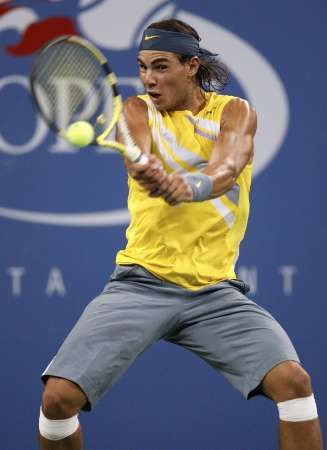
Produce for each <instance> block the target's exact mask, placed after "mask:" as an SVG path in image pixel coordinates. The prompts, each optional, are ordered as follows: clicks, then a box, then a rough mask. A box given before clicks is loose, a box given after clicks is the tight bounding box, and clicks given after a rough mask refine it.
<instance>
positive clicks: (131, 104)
mask: <svg viewBox="0 0 327 450" xmlns="http://www.w3.org/2000/svg"><path fill="white" fill-rule="evenodd" d="M124 112H125V113H126V114H128V113H130V114H142V113H143V114H147V112H148V107H147V104H146V103H145V101H144V100H142V99H141V98H139V97H135V96H134V97H128V98H127V99H126V100H125V101H124Z"/></svg>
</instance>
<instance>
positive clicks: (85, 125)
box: [65, 120, 94, 147]
mask: <svg viewBox="0 0 327 450" xmlns="http://www.w3.org/2000/svg"><path fill="white" fill-rule="evenodd" d="M65 137H66V139H67V140H68V141H69V142H70V143H71V144H73V145H75V146H76V147H86V146H87V145H89V144H91V142H92V141H93V139H94V128H93V126H92V125H91V124H90V123H89V122H85V121H83V120H79V121H78V122H74V123H72V124H71V125H69V127H68V128H67V130H66V132H65Z"/></svg>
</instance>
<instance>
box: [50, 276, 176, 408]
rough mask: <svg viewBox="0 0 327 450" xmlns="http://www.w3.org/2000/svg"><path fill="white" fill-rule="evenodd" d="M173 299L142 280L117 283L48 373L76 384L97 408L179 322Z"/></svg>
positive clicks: (84, 318)
mask: <svg viewBox="0 0 327 450" xmlns="http://www.w3.org/2000/svg"><path fill="white" fill-rule="evenodd" d="M173 305H174V304H173V302H170V303H169V304H167V301H166V299H165V298H164V296H161V295H160V293H156V291H155V290H153V289H149V288H148V287H146V286H145V287H142V286H141V285H140V284H137V285H136V283H126V282H119V281H115V282H112V283H110V285H109V286H108V287H107V289H106V292H105V293H103V294H102V295H100V296H99V297H97V298H96V299H94V300H93V301H92V302H91V303H90V304H89V305H88V306H87V307H86V309H85V310H84V312H83V314H82V316H81V317H80V319H79V320H78V321H77V323H76V325H75V326H74V328H73V329H72V331H71V332H70V334H69V335H68V337H67V338H66V340H65V341H64V343H63V345H62V346H61V348H60V349H59V351H58V353H57V355H56V356H55V358H54V359H53V361H52V362H51V363H50V365H49V367H48V368H47V369H46V371H45V372H44V373H43V379H46V378H47V377H49V376H54V377H61V378H65V379H67V380H70V381H72V382H74V383H76V384H77V385H78V386H79V387H80V388H81V389H82V391H83V392H84V393H85V394H86V396H87V397H88V400H89V403H90V405H91V406H93V405H94V404H95V403H96V401H97V400H98V398H99V397H100V396H101V395H102V394H103V392H104V391H106V390H107V389H108V388H109V387H110V386H111V385H112V384H113V383H114V382H115V381H116V380H117V379H118V378H119V377H120V376H121V375H122V374H123V373H124V371H125V370H126V369H127V368H128V367H129V366H130V365H131V364H132V363H133V361H134V360H135V359H136V357H137V356H138V355H139V354H140V353H142V352H143V351H144V350H145V349H146V348H147V347H148V346H149V345H151V344H152V343H153V342H154V341H156V340H157V339H159V338H160V337H161V336H162V335H163V334H165V333H166V332H167V329H168V328H169V327H170V326H171V324H172V323H173V322H174V320H175V319H174V317H175V315H176V311H175V309H174V307H173Z"/></svg>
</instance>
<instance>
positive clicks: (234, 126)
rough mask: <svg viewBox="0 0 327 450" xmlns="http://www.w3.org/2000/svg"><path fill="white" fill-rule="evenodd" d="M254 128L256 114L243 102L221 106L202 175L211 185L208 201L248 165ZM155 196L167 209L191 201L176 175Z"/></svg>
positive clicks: (185, 183) (184, 183) (251, 152)
mask: <svg viewBox="0 0 327 450" xmlns="http://www.w3.org/2000/svg"><path fill="white" fill-rule="evenodd" d="M256 127H257V119H256V112H255V110H254V109H253V108H251V107H250V105H249V104H248V102H247V101H245V100H241V99H238V98H236V99H233V100H231V101H230V102H229V103H228V104H227V105H226V106H225V108H224V111H223V114H222V118H221V124H220V134H219V137H218V139H217V142H216V143H215V145H214V148H213V151H212V155H211V158H210V161H209V164H208V166H207V167H206V169H205V170H204V171H203V173H204V174H205V175H207V176H208V177H209V178H210V180H211V181H212V185H213V186H212V193H211V195H210V198H215V197H219V196H220V195H223V194H224V193H225V192H227V191H228V190H229V189H230V188H231V187H232V186H233V184H234V183H235V181H236V179H237V178H238V176H239V175H240V173H241V172H242V170H243V169H244V167H245V166H246V164H248V163H250V162H251V161H252V159H253V138H254V135H255V132H256ZM195 175H196V172H195ZM210 180H209V181H210ZM155 194H156V195H161V196H162V197H163V198H164V199H165V200H166V201H167V202H168V203H169V204H171V205H176V204H178V203H181V202H189V201H192V200H193V195H194V194H193V193H192V192H191V193H190V188H189V186H188V184H187V178H186V179H185V178H183V177H181V176H180V175H178V174H171V175H169V177H167V178H166V179H165V180H164V181H163V182H162V183H161V185H160V187H159V188H158V189H157V191H156V193H155Z"/></svg>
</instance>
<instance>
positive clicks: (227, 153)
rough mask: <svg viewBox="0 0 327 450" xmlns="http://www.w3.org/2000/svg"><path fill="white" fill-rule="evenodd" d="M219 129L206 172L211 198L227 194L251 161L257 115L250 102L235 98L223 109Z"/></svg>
mask: <svg viewBox="0 0 327 450" xmlns="http://www.w3.org/2000/svg"><path fill="white" fill-rule="evenodd" d="M220 127H221V131H220V134H219V137H218V140H217V142H216V144H215V146H214V148H213V151H212V155H211V158H210V161H209V164H208V166H207V168H206V169H205V170H204V171H203V172H204V173H205V174H206V175H208V176H210V177H211V179H212V181H213V191H212V198H214V197H219V196H220V195H223V194H224V193H225V192H227V191H228V190H229V189H230V188H231V187H232V186H233V184H234V183H235V181H236V179H237V178H238V176H239V175H240V173H241V172H242V170H243V169H244V167H245V166H246V165H247V164H249V163H250V162H252V159H253V138H254V135H255V132H256V128H257V118H256V112H255V110H254V108H252V107H251V106H250V105H249V104H248V102H247V101H245V100H241V99H238V98H237V99H233V100H231V101H230V102H229V103H228V104H227V105H226V106H225V108H224V111H223V114H222V118H221V124H220Z"/></svg>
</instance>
